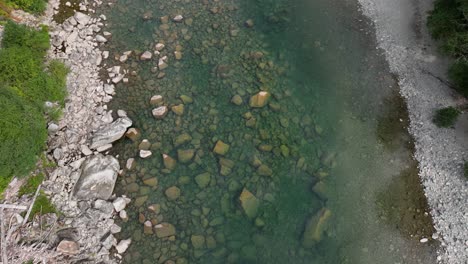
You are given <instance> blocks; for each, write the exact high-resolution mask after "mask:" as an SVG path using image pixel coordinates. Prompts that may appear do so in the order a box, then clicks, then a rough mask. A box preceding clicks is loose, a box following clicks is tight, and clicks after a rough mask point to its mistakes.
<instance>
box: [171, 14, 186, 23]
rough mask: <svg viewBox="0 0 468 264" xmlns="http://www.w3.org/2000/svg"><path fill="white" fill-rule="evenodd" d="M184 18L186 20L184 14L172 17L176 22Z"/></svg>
mask: <svg viewBox="0 0 468 264" xmlns="http://www.w3.org/2000/svg"><path fill="white" fill-rule="evenodd" d="M182 20H184V17H183V16H182V15H177V16H175V17H174V18H173V19H172V21H174V22H182Z"/></svg>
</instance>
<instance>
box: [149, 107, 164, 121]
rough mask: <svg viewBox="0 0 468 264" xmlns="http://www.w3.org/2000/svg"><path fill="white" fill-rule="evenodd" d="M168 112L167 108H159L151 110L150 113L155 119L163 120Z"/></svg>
mask: <svg viewBox="0 0 468 264" xmlns="http://www.w3.org/2000/svg"><path fill="white" fill-rule="evenodd" d="M167 112H168V109H167V106H160V107H158V108H155V109H153V111H152V113H153V116H154V117H155V118H156V119H163V118H164V117H165V116H166V114H167Z"/></svg>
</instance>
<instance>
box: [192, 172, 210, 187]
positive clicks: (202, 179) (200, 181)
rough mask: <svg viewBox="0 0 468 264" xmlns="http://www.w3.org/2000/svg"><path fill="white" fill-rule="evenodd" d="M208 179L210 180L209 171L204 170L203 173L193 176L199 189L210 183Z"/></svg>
mask: <svg viewBox="0 0 468 264" xmlns="http://www.w3.org/2000/svg"><path fill="white" fill-rule="evenodd" d="M210 180H211V174H210V173H209V172H205V173H202V174H199V175H197V176H195V182H196V183H197V185H198V187H200V188H201V189H203V188H205V187H206V186H208V184H210Z"/></svg>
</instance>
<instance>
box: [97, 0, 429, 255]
mask: <svg viewBox="0 0 468 264" xmlns="http://www.w3.org/2000/svg"><path fill="white" fill-rule="evenodd" d="M111 3H112V5H109V6H107V5H106V6H105V8H102V10H100V12H101V13H104V14H105V15H106V16H107V27H106V29H105V30H106V31H110V32H111V33H112V38H111V40H110V42H109V43H108V44H106V46H105V49H108V50H110V51H111V56H110V58H109V59H108V60H106V61H105V63H106V64H107V65H108V67H111V66H114V65H121V66H122V67H123V68H124V69H126V70H127V71H128V74H127V76H128V78H129V82H128V83H120V84H118V85H117V86H116V92H117V94H116V96H115V97H114V99H113V101H112V102H111V103H110V108H111V109H114V110H117V109H123V110H125V111H126V112H127V113H128V115H129V117H130V118H131V119H132V120H133V121H134V127H135V128H136V129H138V130H139V132H140V136H139V137H137V138H133V139H131V138H126V139H125V140H122V141H120V142H119V143H118V144H116V146H115V147H114V148H113V151H112V154H114V155H117V156H118V157H119V160H120V162H121V165H122V167H125V165H126V161H127V159H129V158H135V163H136V166H134V167H133V168H131V169H124V171H123V173H122V175H121V177H120V178H119V180H118V183H117V187H116V188H117V193H118V194H119V195H123V194H125V195H127V196H128V197H130V198H132V203H131V204H130V205H129V207H128V208H127V212H128V215H129V219H128V221H125V222H124V221H121V222H120V223H119V224H120V225H121V226H122V228H123V230H122V232H121V233H120V234H118V238H120V239H126V238H132V244H131V246H130V248H129V249H128V251H127V252H126V253H125V254H124V256H123V261H124V263H178V264H180V263H307V264H309V263H310V264H315V263H317V264H327V263H330V264H336V263H363V264H367V263H369V264H370V263H372V264H374V263H381V264H387V263H388V264H396V263H402V264H403V263H410V264H412V263H424V264H427V263H435V250H436V246H437V245H435V244H434V243H432V241H431V239H430V238H431V235H432V232H433V228H432V224H431V218H430V216H429V215H428V214H427V213H426V212H427V203H426V200H425V197H424V195H423V191H422V187H421V186H420V184H419V180H418V175H417V173H418V169H417V163H416V162H415V161H414V160H413V159H412V152H413V147H412V143H411V140H412V139H411V138H410V136H409V135H408V132H407V131H406V126H407V125H408V117H407V112H406V108H405V104H404V101H403V100H402V98H401V97H400V96H399V94H398V86H397V82H396V80H395V77H394V76H393V75H392V74H391V73H390V72H389V70H388V67H387V64H386V62H385V59H384V58H383V56H382V55H381V51H379V50H378V49H376V48H375V47H376V45H375V43H374V35H373V31H372V26H371V25H370V24H369V22H368V21H367V20H366V19H365V18H364V17H363V16H362V15H361V13H360V12H359V11H358V5H357V2H356V1H355V0H171V1H167V0H117V1H113V2H111ZM177 15H182V16H183V18H181V20H180V21H174V20H173V18H175V17H176V16H177ZM158 43H161V44H164V48H161V47H162V46H161V45H158V47H156V44H158ZM156 50H159V55H158V52H155V51H156ZM126 51H132V53H131V54H130V55H129V56H128V57H129V58H128V60H126V61H125V62H120V61H119V58H120V56H121V55H123V54H124V52H126ZM144 51H150V52H151V53H152V54H153V57H152V58H151V59H150V60H144V61H142V60H140V54H141V53H143V52H144ZM164 56H167V57H166V59H165V60H164V61H162V60H161V61H160V60H159V59H158V58H163V57H164ZM158 64H159V65H158ZM158 66H159V67H158ZM104 74H105V72H103V76H105V75H104ZM155 95H161V96H162V100H161V99H154V100H153V102H150V98H152V97H153V96H155ZM159 106H167V107H168V109H169V111H168V113H167V114H166V115H165V116H164V117H162V118H160V119H157V118H155V117H154V116H153V115H152V110H153V109H155V108H157V107H159ZM144 139H146V141H143V140H144ZM142 141H143V143H142ZM140 149H148V150H150V151H151V152H152V155H151V156H150V157H148V158H145V159H142V158H140V157H139V150H140ZM145 226H146V227H145ZM422 238H429V242H428V243H421V242H420V239H422Z"/></svg>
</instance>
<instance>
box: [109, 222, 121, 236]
mask: <svg viewBox="0 0 468 264" xmlns="http://www.w3.org/2000/svg"><path fill="white" fill-rule="evenodd" d="M120 231H122V228H121V227H120V226H118V225H116V224H113V225H112V226H111V227H110V232H111V233H112V234H117V233H120Z"/></svg>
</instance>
